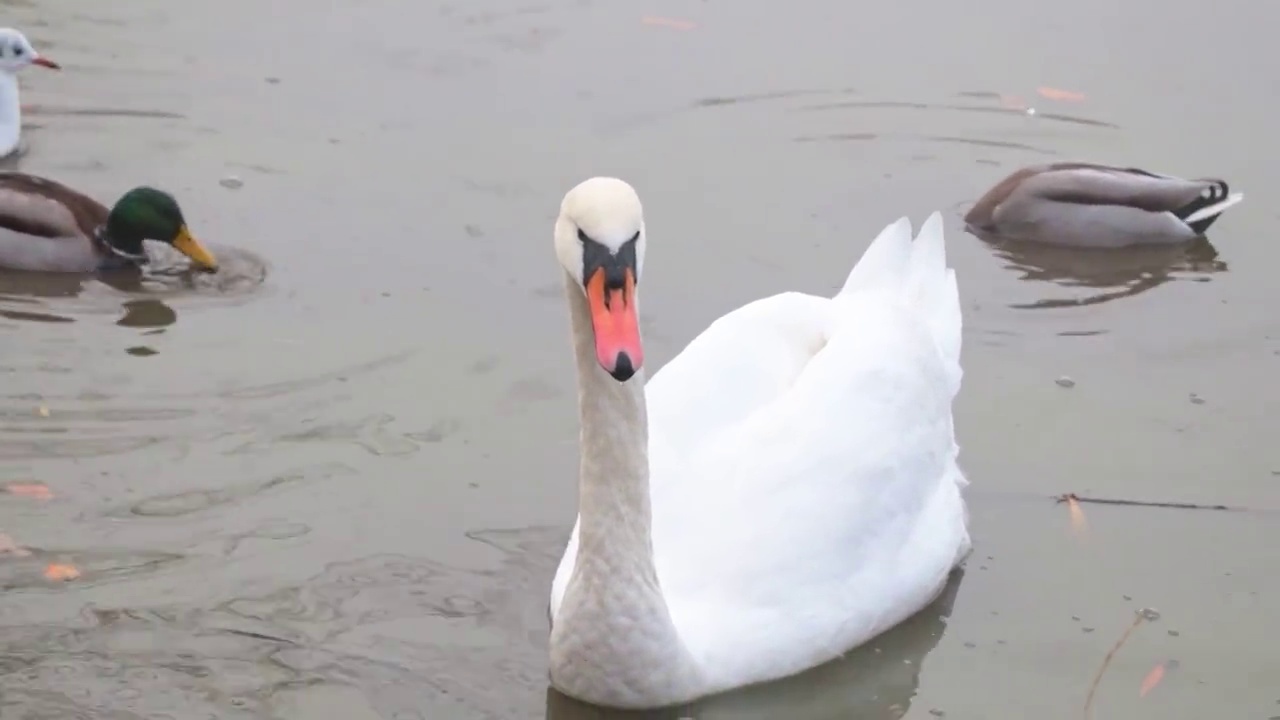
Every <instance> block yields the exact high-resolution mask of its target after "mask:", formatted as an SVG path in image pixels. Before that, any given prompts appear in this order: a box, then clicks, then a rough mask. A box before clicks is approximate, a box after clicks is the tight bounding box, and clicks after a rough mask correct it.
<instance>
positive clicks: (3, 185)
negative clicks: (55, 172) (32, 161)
mask: <svg viewBox="0 0 1280 720" xmlns="http://www.w3.org/2000/svg"><path fill="white" fill-rule="evenodd" d="M144 240H158V241H160V242H164V243H168V244H169V245H172V246H173V247H174V248H175V249H177V251H178V252H180V253H182V254H183V255H186V256H187V257H188V258H191V261H192V263H194V264H195V266H196V267H198V268H199V269H201V270H206V271H210V272H212V271H215V270H217V269H218V261H217V260H216V259H214V257H213V254H212V253H210V252H209V251H208V250H206V249H205V247H204V246H203V245H201V244H200V242H199V241H198V240H196V239H195V237H193V236H192V234H191V231H190V230H189V229H188V228H187V223H186V220H184V219H183V217H182V209H181V208H179V207H178V203H177V201H176V200H174V199H173V196H172V195H169V194H168V193H166V192H164V191H163V190H157V189H155V188H151V187H137V188H134V189H132V190H130V191H129V192H127V193H125V194H124V196H123V197H121V198H120V199H119V200H118V201H116V204H115V205H114V206H113V207H112V208H111V209H110V210H108V209H107V208H106V207H105V206H104V205H102V204H101V203H99V202H98V201H97V200H94V199H92V198H90V197H87V196H85V195H84V194H82V193H79V192H77V191H75V190H72V189H71V188H69V187H67V186H66V185H63V184H62V183H59V182H56V181H53V180H49V179H47V178H42V177H37V176H35V175H27V174H25V173H0V267H5V268H10V269H14V270H42V271H47V272H95V271H98V270H112V269H118V268H122V267H130V266H140V265H145V264H146V263H147V262H148V257H147V253H146V250H145V249H144V248H143V241H144Z"/></svg>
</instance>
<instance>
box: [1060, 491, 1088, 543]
mask: <svg viewBox="0 0 1280 720" xmlns="http://www.w3.org/2000/svg"><path fill="white" fill-rule="evenodd" d="M1066 500H1067V516H1068V517H1070V518H1071V529H1072V530H1074V531H1075V532H1077V533H1079V534H1081V535H1083V534H1084V533H1085V532H1086V531H1088V529H1089V523H1088V521H1087V520H1085V518H1084V509H1083V508H1081V507H1080V501H1079V500H1077V499H1076V496H1075V495H1067V496H1066Z"/></svg>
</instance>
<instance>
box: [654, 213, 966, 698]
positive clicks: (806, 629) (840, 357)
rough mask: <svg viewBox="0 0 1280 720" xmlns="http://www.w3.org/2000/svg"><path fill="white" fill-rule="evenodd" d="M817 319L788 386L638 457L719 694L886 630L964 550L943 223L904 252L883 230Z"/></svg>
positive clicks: (692, 634) (686, 613) (916, 605)
mask: <svg viewBox="0 0 1280 720" xmlns="http://www.w3.org/2000/svg"><path fill="white" fill-rule="evenodd" d="M817 317H818V318H819V320H820V322H821V323H822V324H823V325H824V327H823V333H822V334H823V336H824V338H825V343H824V344H823V345H822V347H821V348H820V349H819V350H817V351H816V353H814V354H813V355H812V356H811V358H810V359H809V361H808V362H806V363H804V365H803V368H802V369H801V370H800V371H799V372H798V373H797V375H796V376H795V378H794V381H793V382H792V383H791V384H790V386H789V387H788V388H786V389H785V391H783V392H781V393H779V394H777V395H776V396H775V397H774V398H772V399H771V400H769V401H767V402H763V403H762V404H760V405H759V406H758V407H757V408H755V409H754V410H753V411H751V412H749V413H748V414H747V415H745V416H744V417H741V418H739V419H738V420H737V421H736V422H733V423H730V424H728V425H727V426H725V427H722V428H721V429H719V430H718V431H717V432H716V433H715V434H713V435H706V436H704V437H705V438H706V439H707V442H706V443H705V444H704V445H702V446H700V447H698V448H696V449H695V451H694V452H693V453H692V454H690V455H687V456H686V455H685V454H684V453H674V452H672V448H670V447H667V446H666V444H665V443H659V444H653V445H651V453H653V455H654V456H653V457H651V463H652V471H653V473H654V476H655V478H657V477H658V473H670V474H671V477H666V478H663V480H662V481H661V482H659V483H654V485H653V498H654V551H655V560H656V562H657V568H658V575H659V579H660V582H661V583H662V587H663V592H664V595H665V596H666V597H667V600H668V605H669V607H670V609H671V613H672V617H673V620H674V621H675V622H676V625H677V628H678V629H679V631H680V634H681V637H682V639H684V641H685V642H686V644H687V646H688V647H689V649H690V651H691V652H692V653H694V655H695V657H698V658H699V659H700V660H701V661H702V662H703V664H704V667H706V668H708V671H709V672H712V673H716V674H721V675H723V677H724V679H725V682H726V683H729V684H740V683H741V682H743V681H744V680H745V679H753V678H754V679H765V678H768V677H777V676H780V675H782V674H787V673H790V672H795V671H798V670H801V669H804V668H805V667H809V666H812V665H814V664H817V663H820V662H823V661H825V660H827V659H830V658H833V657H835V656H837V655H839V654H841V653H842V652H844V651H846V650H848V649H849V648H851V647H853V646H855V645H857V644H860V643H861V642H863V641H865V640H867V639H870V638H871V637H873V636H875V635H877V634H879V633H880V632H883V631H884V630H886V629H888V628H889V627H892V626H893V625H895V624H897V623H898V622H901V621H902V620H903V619H905V618H906V617H908V616H910V615H911V614H913V613H915V612H916V611H918V610H919V609H921V608H922V607H923V606H924V605H926V604H927V603H928V602H929V601H931V600H932V599H933V598H934V597H935V596H936V595H937V593H938V591H939V590H940V589H941V588H942V587H943V585H944V583H945V580H946V577H947V575H948V573H949V572H950V570H951V569H952V568H953V567H954V566H955V565H956V564H957V563H958V562H959V561H960V560H961V559H962V558H963V556H964V555H965V554H967V552H968V549H969V537H968V532H967V528H966V525H967V518H966V514H965V509H964V503H963V500H962V498H961V495H960V489H961V488H962V487H963V486H964V484H965V480H964V477H963V475H962V474H961V472H960V470H959V468H958V465H957V463H956V456H957V452H958V448H957V446H956V444H955V439H954V432H953V427H952V418H951V404H952V400H953V399H954V396H955V394H956V391H957V390H958V388H959V350H960V347H959V345H960V343H959V337H960V327H959V324H960V312H959V300H958V297H957V295H956V292H955V280H954V275H953V274H952V272H951V271H950V270H948V269H947V268H946V266H945V253H944V251H943V246H942V235H941V220H940V218H939V217H938V216H937V215H936V214H935V215H934V216H933V217H931V218H930V220H929V221H928V222H926V223H925V226H924V227H923V228H922V231H921V236H920V238H919V239H917V240H916V241H915V242H914V243H913V242H912V241H911V237H910V225H909V223H907V222H906V221H905V220H903V221H899V223H895V224H894V225H891V226H890V227H889V228H887V229H886V231H885V232H884V233H881V236H880V237H878V238H877V239H876V240H875V241H874V242H873V243H872V245H871V246H870V247H869V248H868V250H867V252H866V254H865V255H864V256H863V258H862V260H860V261H859V263H858V266H857V267H855V268H854V271H853V272H851V273H850V276H849V279H848V281H846V283H845V286H844V288H843V289H842V290H841V292H840V293H839V294H838V295H837V296H836V297H835V298H834V299H832V300H830V301H829V302H828V304H827V305H826V307H825V308H824V312H821V313H819V314H818V315H817ZM720 387H721V388H722V390H721V391H722V392H724V393H726V394H727V393H731V392H732V391H733V386H731V385H727V384H725V385H721V386H720ZM664 437H665V432H664ZM673 478H678V479H673Z"/></svg>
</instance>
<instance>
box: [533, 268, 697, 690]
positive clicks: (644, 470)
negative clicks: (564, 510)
mask: <svg viewBox="0 0 1280 720" xmlns="http://www.w3.org/2000/svg"><path fill="white" fill-rule="evenodd" d="M567 291H568V295H569V307H570V314H571V316H572V319H573V339H574V353H575V355H576V358H577V365H578V408H579V420H580V422H581V433H582V434H581V440H580V442H581V463H582V464H581V468H580V472H579V479H578V523H579V524H578V554H577V557H576V558H575V563H574V569H573V575H572V577H571V578H570V579H569V584H568V585H567V586H566V588H565V594H564V598H563V600H562V601H561V604H560V608H559V611H558V612H557V614H556V616H555V618H554V621H553V624H552V628H551V658H550V660H551V663H550V668H549V669H550V673H551V681H552V684H553V685H554V686H555V687H556V688H557V689H559V690H560V691H561V692H564V693H566V694H568V695H571V696H573V697H576V698H578V699H580V700H585V701H587V702H590V703H595V704H598V705H607V706H612V707H653V706H656V705H659V704H666V703H669V702H673V701H676V700H680V699H683V698H687V697H691V696H692V695H691V694H690V693H692V691H693V690H694V688H696V687H697V686H698V683H699V682H700V680H699V672H698V668H697V666H696V664H695V663H694V662H693V660H692V658H691V657H690V656H689V654H688V652H687V650H686V649H685V647H684V644H683V643H682V642H681V639H680V635H679V633H678V632H677V630H676V627H675V624H674V623H673V622H672V619H671V613H670V611H669V609H668V607H667V603H666V600H665V598H664V597H663V594H662V589H661V587H660V586H659V583H658V574H657V570H656V568H655V565H654V559H653V538H652V522H653V513H652V508H651V503H650V499H649V460H648V445H649V433H648V416H647V413H646V410H645V394H644V375H643V370H641V371H640V372H637V373H636V374H635V375H634V376H633V377H632V378H631V379H630V380H628V381H627V382H625V383H621V382H618V381H617V380H614V379H613V378H612V377H610V376H609V375H608V374H607V373H605V371H604V369H603V368H601V367H600V363H599V361H597V360H596V352H595V339H594V335H593V332H592V329H591V318H590V313H589V310H588V308H587V302H586V298H585V296H584V293H583V291H582V288H581V287H580V286H578V284H577V283H576V282H574V281H573V280H571V279H570V280H567Z"/></svg>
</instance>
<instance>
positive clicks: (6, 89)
mask: <svg viewBox="0 0 1280 720" xmlns="http://www.w3.org/2000/svg"><path fill="white" fill-rule="evenodd" d="M28 65H40V66H43V67H47V68H52V69H54V70H61V69H62V68H61V66H59V65H58V63H56V62H54V61H52V60H50V59H48V58H46V57H44V56H43V55H41V54H40V53H38V52H36V49H35V48H33V47H31V43H30V42H28V41H27V36H26V35H23V34H22V33H21V32H19V31H17V30H14V29H13V28H0V158H4V157H6V156H8V155H10V154H12V153H13V152H14V151H15V150H17V149H18V143H19V141H20V140H21V139H22V105H21V104H20V103H19V100H18V73H19V72H20V71H21V70H22V69H23V68H25V67H27V66H28Z"/></svg>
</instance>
